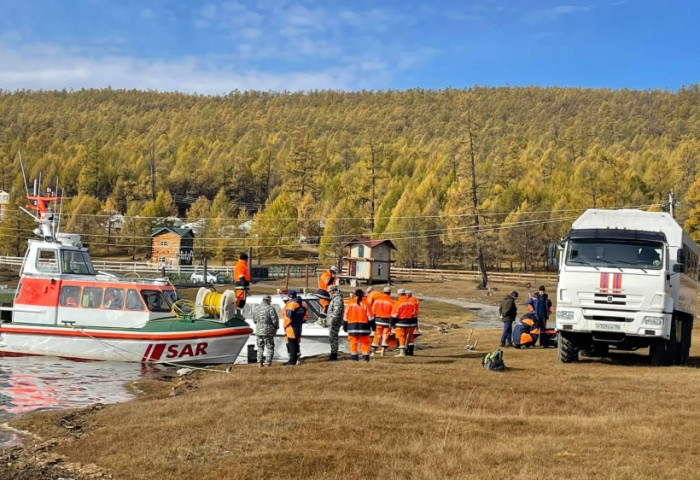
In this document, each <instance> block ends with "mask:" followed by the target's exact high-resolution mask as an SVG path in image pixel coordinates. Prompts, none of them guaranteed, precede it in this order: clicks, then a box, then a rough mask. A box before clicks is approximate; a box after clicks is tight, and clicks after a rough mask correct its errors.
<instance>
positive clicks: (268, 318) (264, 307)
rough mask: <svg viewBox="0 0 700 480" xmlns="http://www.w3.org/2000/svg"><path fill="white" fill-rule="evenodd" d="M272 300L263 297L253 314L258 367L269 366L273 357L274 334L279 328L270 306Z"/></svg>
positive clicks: (275, 315) (277, 319) (274, 313)
mask: <svg viewBox="0 0 700 480" xmlns="http://www.w3.org/2000/svg"><path fill="white" fill-rule="evenodd" d="M271 300H272V298H271V297H270V296H269V295H265V296H263V298H262V303H261V304H260V305H258V307H257V308H256V309H255V313H254V314H253V322H254V323H255V337H256V339H257V346H258V365H260V366H261V367H263V366H267V367H269V366H271V365H272V357H273V356H274V355H275V333H277V329H278V328H279V327H280V320H279V317H278V316H277V312H276V311H275V309H274V307H273V306H272V305H270V302H271Z"/></svg>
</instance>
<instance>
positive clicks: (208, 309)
mask: <svg viewBox="0 0 700 480" xmlns="http://www.w3.org/2000/svg"><path fill="white" fill-rule="evenodd" d="M220 305H221V294H220V293H217V292H209V293H207V294H206V295H205V296H204V300H202V308H203V309H204V313H206V314H207V315H211V316H212V317H217V318H218V317H219V314H220V310H221V308H220Z"/></svg>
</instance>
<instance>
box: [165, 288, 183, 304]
mask: <svg viewBox="0 0 700 480" xmlns="http://www.w3.org/2000/svg"><path fill="white" fill-rule="evenodd" d="M163 294H164V295H165V299H166V300H167V302H168V305H170V306H172V305H173V303H175V302H177V301H178V300H180V299H181V298H182V295H180V292H178V291H175V290H165V291H164V292H163Z"/></svg>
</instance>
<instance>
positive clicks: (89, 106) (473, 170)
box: [0, 85, 700, 269]
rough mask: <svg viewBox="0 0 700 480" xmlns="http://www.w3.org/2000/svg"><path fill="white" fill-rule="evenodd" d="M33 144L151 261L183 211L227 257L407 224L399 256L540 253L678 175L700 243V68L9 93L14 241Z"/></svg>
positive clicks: (80, 207) (0, 159)
mask: <svg viewBox="0 0 700 480" xmlns="http://www.w3.org/2000/svg"><path fill="white" fill-rule="evenodd" d="M20 155H21V158H22V163H23V166H24V169H25V171H26V173H27V177H28V178H29V179H30V180H31V179H33V178H36V177H38V176H39V174H41V175H42V187H43V188H44V189H45V188H47V187H48V188H52V189H55V187H56V185H58V188H59V191H62V192H63V196H64V197H65V201H64V203H63V205H62V207H61V208H62V212H61V213H62V224H61V229H62V230H63V231H72V232H77V233H82V234H83V235H84V238H85V239H86V240H87V241H88V242H89V243H90V248H91V250H92V251H93V254H95V255H100V254H103V255H104V254H118V253H120V252H122V253H125V254H126V253H129V254H132V255H134V256H135V257H141V258H143V257H144V256H145V255H146V252H147V251H148V248H149V246H150V232H151V228H152V227H154V226H158V225H165V224H169V222H172V221H173V218H174V217H176V216H180V217H181V218H183V220H185V221H189V222H194V221H197V222H198V223H197V225H198V226H199V229H200V231H199V233H198V235H197V239H196V254H197V255H198V256H203V255H207V256H208V257H209V258H213V259H216V260H218V261H221V262H229V263H230V261H231V260H232V259H234V258H236V257H237V254H238V252H240V251H241V250H242V249H243V248H248V247H253V248H254V250H255V251H256V253H257V255H259V256H261V257H270V256H278V255H280V256H284V255H285V254H289V253H290V252H292V251H294V250H296V249H298V248H299V243H300V242H302V241H303V242H305V243H308V244H311V245H315V244H317V245H318V246H319V253H320V256H321V258H322V259H323V260H325V261H333V259H335V258H336V257H338V256H341V255H342V253H343V250H342V247H343V245H344V244H345V243H346V242H347V241H349V240H350V239H352V238H353V237H355V236H360V235H363V236H372V237H376V238H389V239H391V240H392V241H393V242H394V244H395V245H396V246H397V247H398V250H397V252H396V253H395V258H396V259H397V261H398V262H397V264H398V265H400V266H403V265H408V266H411V265H414V266H415V265H426V266H428V267H437V266H444V265H448V264H452V265H462V266H467V267H468V266H470V265H473V264H474V262H475V258H476V252H477V251H478V250H481V251H482V252H483V255H484V257H485V259H486V262H487V263H488V264H491V265H504V264H509V263H510V262H515V263H517V264H518V265H519V266H520V267H522V268H525V269H532V268H538V267H541V266H542V265H544V262H545V260H546V245H547V244H548V243H549V242H552V241H556V240H558V239H559V238H561V236H562V235H564V234H565V233H566V231H567V230H568V228H569V227H570V224H571V222H572V221H573V220H574V219H575V218H576V217H577V216H578V215H579V214H580V213H581V212H582V211H583V210H584V209H586V208H592V207H597V208H622V207H628V208H642V209H651V210H662V209H668V202H669V194H670V192H671V191H672V192H673V196H674V199H675V200H676V202H677V204H676V205H675V216H676V218H677V220H678V221H679V223H681V224H684V225H685V227H686V229H687V230H688V231H689V232H690V233H691V235H692V236H693V237H694V238H695V239H696V240H700V175H699V173H700V85H694V86H691V87H687V88H682V89H680V90H678V91H675V92H669V91H659V90H654V91H632V90H593V89H577V88H539V87H528V88H509V87H501V88H486V87H483V88H482V87H475V88H471V89H464V90H457V89H447V90H407V91H381V92H374V91H362V92H338V91H312V92H308V93H287V92H283V93H274V92H253V91H249V92H232V93H230V94H229V95H226V96H201V95H191V94H181V93H160V92H155V91H136V90H112V89H102V90H80V91H70V92H69V91H15V92H8V91H0V182H2V184H1V185H0V187H1V188H3V189H4V190H5V191H8V192H10V194H11V203H10V205H9V206H8V209H7V212H6V215H5V218H4V221H3V222H2V224H0V254H5V255H22V254H23V252H24V248H25V246H26V238H29V237H31V236H32V233H31V230H32V228H33V224H32V221H31V219H30V218H29V217H28V216H27V215H26V214H24V213H21V212H20V211H19V209H18V207H19V206H20V205H24V203H25V201H24V195H25V185H24V180H23V177H22V172H21V166H20V161H19V159H20ZM117 212H118V213H120V214H123V215H124V222H123V224H122V225H121V228H119V229H117V228H111V225H110V224H111V221H112V218H113V215H114V214H115V213H117ZM248 220H252V222H251V221H248Z"/></svg>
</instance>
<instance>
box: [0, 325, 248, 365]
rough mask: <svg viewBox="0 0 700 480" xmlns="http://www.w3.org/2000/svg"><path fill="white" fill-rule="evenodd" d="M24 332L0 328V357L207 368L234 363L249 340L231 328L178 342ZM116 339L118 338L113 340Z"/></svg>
mask: <svg viewBox="0 0 700 480" xmlns="http://www.w3.org/2000/svg"><path fill="white" fill-rule="evenodd" d="M26 330H27V329H24V328H23V327H16V326H8V325H6V324H3V325H2V326H0V355H50V356H57V357H66V358H77V359H85V360H108V361H120V362H141V363H157V364H187V365H197V364H209V365H211V364H221V363H234V362H235V361H236V359H237V358H238V356H239V354H240V352H241V350H242V349H243V346H244V345H245V343H246V341H247V340H248V337H249V336H248V335H247V334H244V333H237V332H235V331H234V330H236V329H233V328H232V329H230V330H231V335H228V336H226V335H218V336H209V337H207V336H203V337H201V338H197V337H195V336H193V335H192V334H190V335H187V338H181V339H178V338H176V337H177V335H173V334H171V333H162V334H161V333H152V332H151V333H148V334H144V335H138V334H130V335H126V334H123V335H122V333H120V332H112V334H111V337H112V338H110V335H108V334H106V333H105V331H104V330H90V329H79V330H77V332H79V334H78V335H76V334H75V332H76V330H75V329H72V330H71V331H70V332H67V331H66V329H65V328H60V327H59V328H45V329H37V328H33V329H31V332H28V331H26ZM39 330H43V332H41V331H39ZM239 330H240V329H239ZM244 330H247V329H244ZM69 333H70V334H69ZM119 335H122V338H114V337H118V336H119ZM181 336H182V337H184V336H185V335H181ZM125 337H130V338H125ZM159 337H160V338H159Z"/></svg>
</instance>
